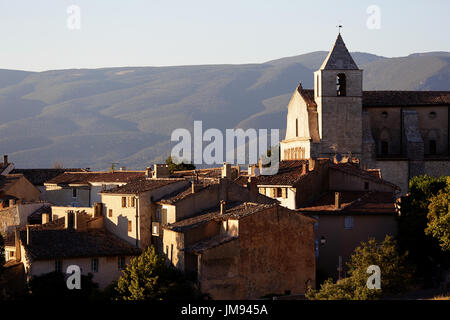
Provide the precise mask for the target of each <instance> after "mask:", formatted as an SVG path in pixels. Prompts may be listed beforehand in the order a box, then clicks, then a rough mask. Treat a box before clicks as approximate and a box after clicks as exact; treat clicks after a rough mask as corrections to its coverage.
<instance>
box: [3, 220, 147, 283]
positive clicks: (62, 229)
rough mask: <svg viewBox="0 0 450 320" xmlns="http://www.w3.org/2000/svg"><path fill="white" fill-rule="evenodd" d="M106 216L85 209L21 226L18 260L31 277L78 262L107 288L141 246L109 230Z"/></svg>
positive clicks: (17, 234) (83, 271)
mask: <svg viewBox="0 0 450 320" xmlns="http://www.w3.org/2000/svg"><path fill="white" fill-rule="evenodd" d="M103 219H104V218H103V217H101V216H97V217H93V216H91V215H88V214H86V213H81V212H76V213H74V212H67V214H66V216H65V217H63V218H60V219H57V220H55V221H49V222H48V223H44V224H42V225H27V226H25V227H22V228H18V229H16V231H15V234H14V243H11V241H10V242H8V243H7V246H6V247H7V248H9V247H11V246H14V247H15V252H16V254H15V260H16V262H20V263H22V264H23V266H24V271H25V274H26V277H27V279H30V278H31V277H33V276H39V275H42V274H46V273H49V272H54V271H56V272H62V273H66V270H67V267H68V266H70V265H77V266H79V267H80V269H81V274H83V275H87V274H88V273H91V274H92V275H93V281H94V282H96V283H98V284H99V287H100V288H101V289H102V288H105V287H106V286H107V285H109V284H110V283H111V282H112V281H115V280H117V279H118V278H119V277H120V275H121V271H122V269H124V268H125V266H126V264H128V263H129V261H130V259H131V258H132V257H133V256H137V255H139V254H140V253H141V250H140V249H139V248H136V247H135V246H133V245H131V244H129V243H127V242H126V241H123V240H121V239H120V238H119V237H117V236H116V235H114V234H112V233H111V232H108V231H107V230H106V229H105V228H104V225H103Z"/></svg>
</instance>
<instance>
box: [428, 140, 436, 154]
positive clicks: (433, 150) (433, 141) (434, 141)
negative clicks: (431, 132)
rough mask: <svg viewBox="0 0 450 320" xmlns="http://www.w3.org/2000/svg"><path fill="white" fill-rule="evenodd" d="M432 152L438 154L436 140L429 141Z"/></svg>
mask: <svg viewBox="0 0 450 320" xmlns="http://www.w3.org/2000/svg"><path fill="white" fill-rule="evenodd" d="M429 147H430V154H433V155H434V154H436V140H430V141H429Z"/></svg>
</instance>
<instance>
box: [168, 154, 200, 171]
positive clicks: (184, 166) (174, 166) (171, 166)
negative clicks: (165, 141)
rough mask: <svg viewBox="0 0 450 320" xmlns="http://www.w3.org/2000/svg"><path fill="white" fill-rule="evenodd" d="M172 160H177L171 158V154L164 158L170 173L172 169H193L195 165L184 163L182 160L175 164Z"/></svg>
mask: <svg viewBox="0 0 450 320" xmlns="http://www.w3.org/2000/svg"><path fill="white" fill-rule="evenodd" d="M174 160H175V162H178V161H176V159H175V158H172V157H171V156H169V157H168V158H167V159H166V164H167V166H168V167H169V172H170V173H173V172H174V171H183V170H194V169H195V166H194V165H193V164H191V163H184V162H183V161H182V162H181V163H179V164H176V163H175V162H174Z"/></svg>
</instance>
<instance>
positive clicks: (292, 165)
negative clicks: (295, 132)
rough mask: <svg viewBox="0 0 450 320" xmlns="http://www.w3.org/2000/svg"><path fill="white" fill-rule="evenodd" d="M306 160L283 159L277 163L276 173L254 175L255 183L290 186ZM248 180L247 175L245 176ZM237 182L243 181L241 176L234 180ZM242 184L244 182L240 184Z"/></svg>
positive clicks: (297, 177) (298, 175)
mask: <svg viewBox="0 0 450 320" xmlns="http://www.w3.org/2000/svg"><path fill="white" fill-rule="evenodd" d="M307 161H308V160H283V161H280V163H279V169H278V173H277V174H274V175H259V176H256V177H255V179H256V184H257V185H284V186H291V185H293V184H294V183H295V182H297V181H298V180H299V179H300V178H301V176H302V165H303V164H304V163H306V162H307ZM247 180H248V177H247ZM235 182H236V183H238V184H241V183H244V182H245V181H244V179H243V178H239V180H237V181H235ZM242 185H244V184H242Z"/></svg>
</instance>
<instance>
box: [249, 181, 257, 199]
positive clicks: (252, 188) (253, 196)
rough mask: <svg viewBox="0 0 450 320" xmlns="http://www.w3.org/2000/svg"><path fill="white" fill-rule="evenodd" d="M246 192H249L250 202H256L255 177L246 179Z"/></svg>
mask: <svg viewBox="0 0 450 320" xmlns="http://www.w3.org/2000/svg"><path fill="white" fill-rule="evenodd" d="M247 188H248V191H250V200H251V201H255V202H256V198H257V196H258V186H257V184H256V177H248V183H247Z"/></svg>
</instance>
